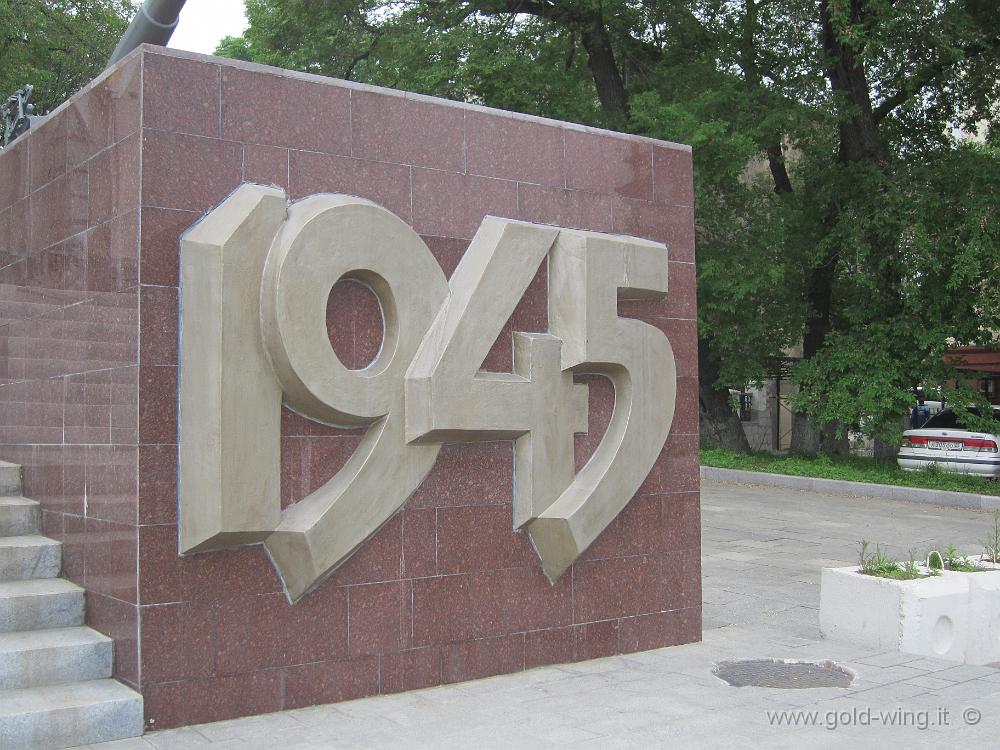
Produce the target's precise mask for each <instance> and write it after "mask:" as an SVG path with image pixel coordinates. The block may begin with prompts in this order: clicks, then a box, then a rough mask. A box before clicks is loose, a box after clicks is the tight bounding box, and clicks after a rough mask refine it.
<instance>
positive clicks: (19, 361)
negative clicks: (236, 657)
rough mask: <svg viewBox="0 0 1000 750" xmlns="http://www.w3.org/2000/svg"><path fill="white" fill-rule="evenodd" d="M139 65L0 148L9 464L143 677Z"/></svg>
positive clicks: (1, 329)
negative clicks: (19, 472)
mask: <svg viewBox="0 0 1000 750" xmlns="http://www.w3.org/2000/svg"><path fill="white" fill-rule="evenodd" d="M140 74H141V67H140V60H139V59H138V58H134V59H132V60H130V61H128V62H127V63H125V64H123V65H121V66H119V67H118V68H116V69H115V71H114V72H113V73H112V74H110V75H108V76H106V77H104V78H102V79H101V80H99V81H97V82H95V83H94V84H92V85H91V86H90V87H88V88H87V89H86V90H85V91H83V92H81V93H80V94H78V95H77V96H76V97H75V98H74V99H73V100H72V101H71V102H70V103H69V104H67V105H65V106H63V107H62V108H60V109H59V110H58V111H57V112H55V113H53V116H52V117H50V118H49V119H48V120H47V121H46V122H45V123H44V124H43V125H41V126H40V127H38V128H37V129H34V130H32V131H31V132H30V133H29V134H28V135H26V136H24V137H22V138H20V139H19V140H18V141H17V142H15V143H14V144H12V145H11V146H10V147H9V148H7V149H6V150H5V151H4V152H3V153H2V154H0V264H2V266H0V458H2V459H3V460H6V461H14V462H16V463H20V464H22V465H23V466H24V494H25V495H27V496H28V497H32V498H34V499H36V500H38V501H40V502H41V503H42V508H43V519H44V530H45V533H46V534H47V535H48V536H51V537H54V538H56V539H60V540H62V541H63V542H64V546H63V568H64V575H66V576H67V577H68V578H71V579H72V580H74V581H76V582H77V583H79V584H81V585H83V586H85V587H86V589H87V609H88V617H89V619H90V622H91V624H93V625H94V626H95V627H97V628H98V629H100V630H103V631H105V632H107V633H109V634H111V635H113V636H115V638H116V641H117V644H116V645H117V665H116V668H117V674H118V676H119V677H121V678H122V679H123V680H125V681H127V682H129V683H130V684H132V685H133V686H135V685H138V683H139V676H138V675H139V671H138V659H137V637H136V636H137V624H138V603H139V600H138V597H137V587H136V574H135V569H136V550H137V542H138V537H137V531H136V518H137V515H136V514H137V507H138V505H137V490H136V487H137V479H136V477H137V465H138V448H137V445H138V443H137V434H136V433H137V403H138V400H137V386H138V367H139V360H138V339H139V336H138V316H137V298H138V294H139V286H138V284H139V278H138V275H139V268H138V238H139V159H140V143H139V142H140V135H139V122H140V112H139V110H140V91H141V78H140Z"/></svg>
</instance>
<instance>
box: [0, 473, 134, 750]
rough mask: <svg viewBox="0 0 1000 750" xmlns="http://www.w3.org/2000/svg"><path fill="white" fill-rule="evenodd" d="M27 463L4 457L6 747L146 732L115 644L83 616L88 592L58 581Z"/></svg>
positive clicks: (41, 747)
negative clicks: (25, 483)
mask: <svg viewBox="0 0 1000 750" xmlns="http://www.w3.org/2000/svg"><path fill="white" fill-rule="evenodd" d="M61 567H62V543H61V542H57V541H55V540H53V539H49V538H47V537H44V536H41V508H40V506H39V504H38V503H37V502H35V501H34V500H28V499H27V498H24V497H21V467H20V466H18V465H16V464H10V463H5V462H2V461H0V748H12V749H13V748H17V750H50V749H52V748H62V747H74V746H76V745H88V744H92V743H95V742H106V741H108V740H117V739H122V738H125V737H137V736H139V735H141V734H142V721H143V719H142V696H141V695H139V694H138V693H137V692H135V691H134V690H131V689H130V688H128V687H126V686H125V685H123V684H122V683H120V682H117V681H116V680H113V679H111V665H112V646H113V641H112V640H111V639H110V638H108V637H107V636H104V635H102V634H101V633H98V632H97V631H96V630H93V629H91V628H88V627H86V626H85V625H84V624H83V623H84V590H83V589H82V588H80V587H79V586H77V585H76V584H75V583H72V582H70V581H67V580H65V579H63V578H58V577H57V576H58V575H59V572H60V569H61Z"/></svg>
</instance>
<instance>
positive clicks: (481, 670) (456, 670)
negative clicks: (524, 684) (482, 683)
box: [441, 633, 524, 683]
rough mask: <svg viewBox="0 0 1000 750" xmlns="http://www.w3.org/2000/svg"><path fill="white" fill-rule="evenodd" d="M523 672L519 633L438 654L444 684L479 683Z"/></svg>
mask: <svg viewBox="0 0 1000 750" xmlns="http://www.w3.org/2000/svg"><path fill="white" fill-rule="evenodd" d="M522 669H524V635H523V634H522V633H515V634H514V635H505V636H501V637H499V638H484V639H481V640H474V641H466V642H464V643H455V644H452V645H450V646H446V647H445V648H443V649H442V651H441V680H442V682H445V683H447V682H462V681H464V680H478V679H482V678H483V677H490V676H492V675H497V674H507V673H509V672H519V671H521V670H522Z"/></svg>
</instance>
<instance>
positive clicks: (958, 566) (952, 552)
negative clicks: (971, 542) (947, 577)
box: [927, 544, 987, 574]
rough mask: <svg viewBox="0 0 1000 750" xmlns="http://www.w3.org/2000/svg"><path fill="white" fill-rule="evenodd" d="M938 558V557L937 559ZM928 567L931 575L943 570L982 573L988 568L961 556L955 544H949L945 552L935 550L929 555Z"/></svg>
mask: <svg viewBox="0 0 1000 750" xmlns="http://www.w3.org/2000/svg"><path fill="white" fill-rule="evenodd" d="M935 556H936V557H935ZM927 567H928V568H929V569H930V571H931V574H934V573H935V572H937V573H940V572H941V571H942V570H950V571H954V572H956V573H981V572H983V571H985V570H987V568H984V567H982V566H981V565H976V564H975V563H974V562H973V561H972V558H969V557H964V556H962V555H960V554H959V552H958V548H957V547H956V546H955V545H954V544H949V545H948V546H947V547H945V548H944V552H938V551H937V550H933V551H931V552H928V553H927Z"/></svg>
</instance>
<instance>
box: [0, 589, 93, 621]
mask: <svg viewBox="0 0 1000 750" xmlns="http://www.w3.org/2000/svg"><path fill="white" fill-rule="evenodd" d="M84 606H85V605H84V592H83V589H82V588H80V587H79V586H77V585H76V584H75V583H72V582H70V581H67V580H65V579H63V578H38V579H35V580H27V581H7V582H5V583H0V633H12V632H14V631H17V630H43V629H49V628H69V627H73V626H75V625H83V620H84Z"/></svg>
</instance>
